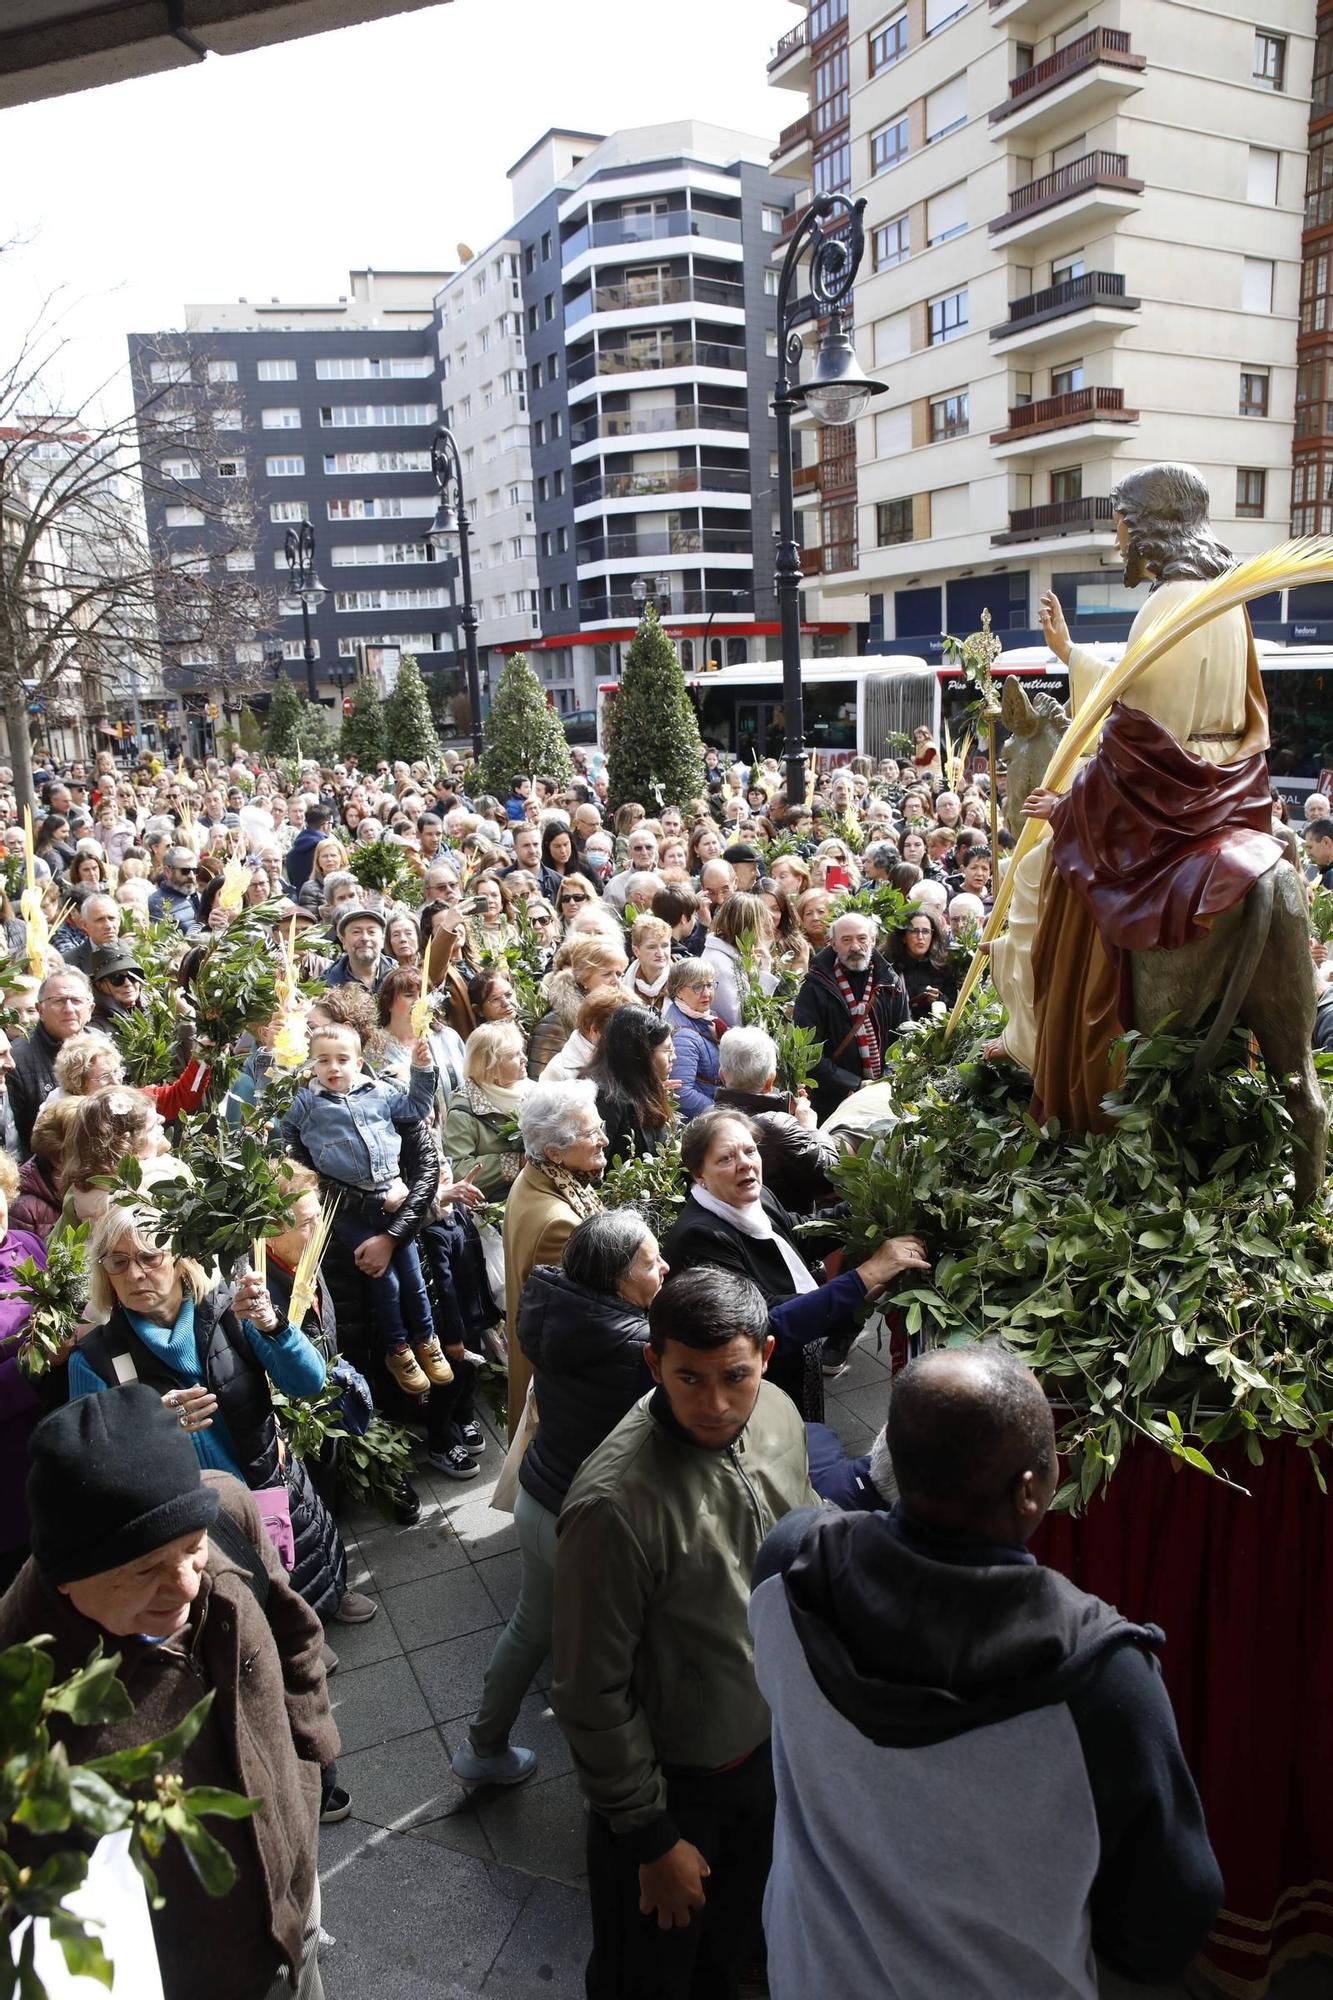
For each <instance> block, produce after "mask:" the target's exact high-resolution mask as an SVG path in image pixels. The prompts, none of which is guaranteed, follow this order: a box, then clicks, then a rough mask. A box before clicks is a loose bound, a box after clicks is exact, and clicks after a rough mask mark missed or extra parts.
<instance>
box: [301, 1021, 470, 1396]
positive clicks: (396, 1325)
mask: <svg viewBox="0 0 1333 2000" xmlns="http://www.w3.org/2000/svg"><path fill="white" fill-rule="evenodd" d="M310 1066H311V1069H312V1070H313V1072H314V1081H313V1082H312V1083H309V1084H305V1085H303V1086H302V1088H301V1089H300V1090H298V1091H297V1093H296V1096H295V1097H294V1098H293V1099H292V1104H291V1109H290V1110H289V1111H288V1112H287V1114H286V1116H285V1117H284V1119H283V1121H282V1136H283V1139H284V1141H285V1143H286V1144H287V1145H288V1146H289V1147H290V1146H291V1145H292V1143H293V1141H295V1142H297V1143H299V1145H300V1146H301V1147H302V1148H303V1150H304V1151H305V1153H306V1154H307V1156H308V1157H309V1159H310V1161H311V1164H312V1165H313V1166H314V1169H315V1171H316V1173H317V1174H318V1175H319V1177H320V1180H321V1181H322V1182H323V1183H324V1185H325V1187H326V1188H327V1189H328V1190H329V1192H330V1193H332V1194H334V1195H336V1196H337V1199H338V1208H337V1211H336V1213H335V1216H334V1221H333V1233H334V1235H335V1236H336V1237H337V1238H338V1240H339V1242H340V1243H345V1244H346V1245H347V1247H348V1249H349V1250H351V1251H352V1253H353V1255H354V1257H355V1259H356V1264H357V1268H358V1270H360V1271H361V1272H362V1274H363V1275H364V1276H365V1277H366V1278H367V1279H368V1280H369V1282H370V1289H371V1297H372V1299H373V1302H374V1308H375V1315H374V1316H375V1322H376V1324H377V1325H378V1326H379V1327H380V1328H381V1329H382V1331H383V1335H384V1343H385V1356H384V1359H385V1366H386V1367H387V1368H388V1370H389V1373H390V1374H391V1375H392V1376H393V1379H394V1381H395V1382H397V1384H398V1385H399V1387H400V1388H401V1389H403V1390H405V1391H406V1393H407V1394H408V1395H409V1396H421V1395H424V1394H425V1393H426V1391H427V1390H428V1389H429V1388H430V1386H431V1384H432V1383H438V1384H444V1383H448V1382H451V1381H452V1380H453V1370H452V1368H451V1367H450V1366H449V1363H448V1361H447V1360H446V1358H445V1354H444V1350H443V1349H442V1347H441V1346H440V1343H439V1340H438V1338H437V1337H436V1333H435V1325H434V1321H433V1320H432V1318H431V1310H430V1299H429V1297H428V1295H427V1292H426V1285H425V1280H424V1279H423V1277H422V1275H421V1262H420V1259H419V1258H418V1256H417V1250H416V1245H415V1243H398V1242H395V1241H394V1239H393V1238H392V1237H391V1236H390V1235H388V1234H387V1233H386V1230H385V1225H386V1223H387V1221H388V1219H389V1217H390V1216H391V1215H393V1214H394V1213H395V1212H396V1210H398V1209H400V1208H401V1207H402V1205H403V1203H404V1202H405V1201H406V1199H407V1188H406V1186H405V1184H404V1182H403V1180H402V1179H401V1177H400V1175H399V1172H398V1160H399V1155H400V1153H401V1151H402V1140H401V1138H400V1136H399V1131H398V1128H399V1127H400V1126H402V1125H412V1124H416V1123H418V1122H419V1121H420V1120H422V1119H424V1118H426V1117H427V1116H429V1114H430V1112H431V1110H432V1109H433V1107H434V1101H435V1065H434V1063H433V1062H432V1061H431V1056H430V1050H429V1049H428V1048H427V1046H426V1044H425V1042H424V1041H418V1042H417V1043H416V1044H415V1046H414V1048H413V1050H412V1078H411V1083H410V1085H409V1087H408V1088H407V1089H406V1090H399V1089H398V1088H397V1086H396V1085H394V1084H391V1083H379V1082H377V1081H376V1080H375V1079H374V1078H373V1077H369V1076H367V1075H366V1073H365V1069H364V1068H363V1066H362V1061H361V1037H360V1036H359V1035H358V1034H357V1031H356V1029H355V1028H352V1027H338V1026H334V1027H326V1028H315V1029H313V1030H312V1031H311V1035H310Z"/></svg>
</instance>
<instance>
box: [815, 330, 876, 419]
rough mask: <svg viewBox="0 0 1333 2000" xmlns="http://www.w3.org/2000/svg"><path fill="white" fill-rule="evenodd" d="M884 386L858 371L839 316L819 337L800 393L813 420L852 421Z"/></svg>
mask: <svg viewBox="0 0 1333 2000" xmlns="http://www.w3.org/2000/svg"><path fill="white" fill-rule="evenodd" d="M886 386H887V385H886V384H885V383H883V382H872V381H871V380H870V379H869V378H868V377H867V376H865V375H863V374H862V373H861V370H860V367H859V365H858V363H857V359H856V353H855V350H854V349H853V347H852V343H851V341H850V340H849V339H848V337H847V329H846V327H845V326H844V325H843V323H842V319H841V317H840V316H839V317H837V318H835V319H834V321H833V323H832V325H831V326H829V328H828V329H827V331H826V332H825V333H824V334H823V335H822V336H821V338H820V342H819V352H818V354H817V355H816V357H815V366H814V371H813V373H812V374H811V376H810V380H809V381H808V382H807V383H805V385H804V387H803V390H802V391H801V394H802V395H803V397H804V401H805V407H806V409H807V410H809V412H810V414H811V416H812V417H813V418H814V419H815V421H816V422H817V423H821V424H852V423H855V422H856V419H857V418H858V417H859V416H861V415H862V413H863V412H864V411H865V410H866V409H867V408H868V407H869V404H870V399H871V397H872V396H878V395H880V394H881V393H882V391H883V390H884V389H885V387H886Z"/></svg>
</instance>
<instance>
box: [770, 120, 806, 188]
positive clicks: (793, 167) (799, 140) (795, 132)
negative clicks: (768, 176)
mask: <svg viewBox="0 0 1333 2000" xmlns="http://www.w3.org/2000/svg"><path fill="white" fill-rule="evenodd" d="M812 129H813V119H812V117H811V114H810V113H809V112H808V111H806V112H803V113H802V115H801V116H800V117H799V118H793V119H792V122H791V124H790V125H784V126H783V128H782V130H781V132H779V134H778V143H777V145H776V146H775V147H774V148H773V151H772V153H771V154H770V155H769V168H770V170H771V171H772V172H773V173H775V174H791V175H792V176H793V177H797V176H799V175H801V174H803V173H804V171H805V169H806V167H807V166H808V165H809V163H810V135H811V132H812Z"/></svg>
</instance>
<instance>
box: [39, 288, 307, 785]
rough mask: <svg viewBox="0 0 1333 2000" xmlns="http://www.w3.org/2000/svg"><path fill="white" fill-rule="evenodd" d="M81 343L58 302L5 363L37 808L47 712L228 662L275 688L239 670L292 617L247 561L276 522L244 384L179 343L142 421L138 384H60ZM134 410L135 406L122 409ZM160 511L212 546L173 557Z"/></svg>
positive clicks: (231, 682)
mask: <svg viewBox="0 0 1333 2000" xmlns="http://www.w3.org/2000/svg"><path fill="white" fill-rule="evenodd" d="M65 345H66V343H65V338H64V334H63V332H62V319H61V315H60V313H59V311H58V309H57V307H56V305H55V303H54V302H48V304H47V306H46V307H45V308H44V309H43V310H42V312H41V313H40V314H39V316H38V318H37V320H36V321H35V323H34V324H33V325H32V326H31V328H30V329H29V330H28V332H27V334H26V336H25V337H24V338H23V339H22V341H21V342H20V345H19V349H18V352H17V353H16V354H14V355H13V356H12V358H11V359H10V360H9V361H8V362H4V361H3V360H2V359H0V711H3V713H4V716H5V719H6V722H7V724H8V730H9V744H10V755H11V760H12V763H13V768H14V785H15V791H16V794H17V796H18V799H19V802H20V805H22V804H23V803H25V802H31V801H32V796H33V783H32V748H31V734H30V719H29V718H30V714H31V712H32V711H33V710H34V709H36V708H39V707H42V708H45V707H50V706H53V705H57V704H59V703H60V702H62V701H64V702H73V703H76V704H77V703H79V702H82V703H83V704H84V705H85V707H87V705H88V704H96V703H101V702H103V701H104V699H105V693H106V691H110V692H112V693H113V694H118V695H119V696H120V697H121V698H122V699H123V698H124V697H125V696H126V695H127V694H129V693H130V692H140V691H142V690H144V689H146V688H148V687H150V686H153V685H158V684H160V683H161V681H162V678H163V672H164V669H165V668H167V667H169V666H174V667H180V666H182V665H185V664H188V663H190V662H195V663H198V664H199V665H200V666H201V668H202V669H205V670H206V669H207V668H208V666H209V663H210V662H212V661H218V662H221V661H222V660H223V659H224V658H225V660H226V661H227V665H226V668H225V677H226V681H227V684H228V686H229V688H231V689H233V690H239V691H244V689H245V688H246V687H247V686H249V687H255V688H257V687H259V686H260V685H261V684H262V678H263V666H262V656H261V659H255V660H252V661H250V660H247V663H246V664H245V665H242V666H233V665H232V664H231V660H232V658H233V656H234V654H235V649H236V648H237V646H241V647H242V648H243V649H245V650H243V655H242V657H243V658H244V657H245V652H246V651H248V652H249V653H251V654H253V653H255V652H256V650H257V649H258V647H259V646H262V635H263V634H266V633H271V632H273V631H275V630H276V629H277V624H278V610H277V601H276V597H275V593H274V591H273V589H272V588H271V586H269V585H267V584H266V583H265V582H264V581H263V580H262V579H261V578H260V577H259V576H258V575H257V574H256V573H255V572H254V571H253V569H252V568H247V567H237V566H236V565H237V564H243V563H244V561H245V556H246V554H247V553H250V554H252V555H253V552H254V551H255V549H256V548H257V546H258V542H259V536H258V513H257V508H256V506H255V504H254V502H253V500H252V499H251V482H250V481H249V480H248V479H247V478H245V477H244V476H241V475H239V474H238V473H237V472H236V471H235V470H234V468H235V466H236V464H237V453H236V446H237V440H236V439H235V437H234V436H229V432H228V429H227V428H225V426H226V423H227V408H226V400H225V399H226V394H227V390H226V386H225V385H218V386H214V385H212V384H211V383H210V382H209V379H208V376H209V371H208V369H207V367H206V365H201V363H200V359H199V355H198V351H197V349H196V350H195V354H194V362H195V366H194V369H193V373H192V374H191V375H190V376H189V377H188V379H186V378H184V376H183V374H182V371H181V369H180V368H179V366H177V365H173V351H174V354H175V357H176V362H177V363H178V362H179V359H180V357H181V356H182V355H183V354H184V351H185V350H184V348H183V346H181V345H177V346H176V347H175V348H174V350H173V346H172V337H171V336H170V335H167V336H163V357H164V362H165V364H166V365H164V366H163V367H161V368H159V369H156V370H152V373H153V374H155V375H157V376H158V377H160V378H163V379H160V380H159V381H157V382H153V383H152V384H151V386H150V387H149V388H148V389H147V391H146V393H145V394H144V395H143V396H142V398H141V399H140V407H139V409H138V410H137V411H136V410H135V409H134V408H133V407H132V406H131V405H132V398H131V397H130V396H129V395H127V394H126V390H125V384H124V382H123V381H122V380H118V381H116V382H114V383H104V384H102V385H100V386H99V388H98V389H97V390H95V391H94V392H93V393H92V394H90V395H87V396H84V397H81V398H79V399H78V400H77V402H76V403H75V404H74V406H71V404H70V402H68V401H67V400H66V399H65V398H64V397H63V396H62V395H61V394H60V393H59V389H58V378H59V375H60V372H61V358H62V355H63V353H64V350H65ZM177 376H181V379H174V378H175V377H177ZM116 404H119V405H120V406H121V407H122V408H123V409H124V411H125V413H124V414H115V413H112V414H107V411H108V410H109V409H110V410H112V411H113V412H114V409H115V405H116ZM153 502H160V503H162V505H171V506H173V507H181V508H185V509H188V510H189V514H188V517H187V518H188V520H189V523H190V525H191V526H193V527H195V528H197V530H198V533H197V537H196V538H195V545H194V546H187V547H186V548H185V549H184V550H183V551H182V550H180V549H179V548H178V549H177V550H176V551H175V552H174V553H173V551H171V550H169V549H167V548H166V547H165V546H164V545H162V543H161V541H160V538H155V537H154V536H153V535H152V534H151V533H150V530H149V525H148V523H149V519H150V515H151V514H153V513H155V512H157V511H158V510H157V508H156V507H154V506H152V505H150V503H153ZM229 556H230V557H232V559H233V562H232V565H231V566H229V564H228V560H227V558H228V557H229ZM217 678H219V674H218V672H211V673H208V675H207V679H208V680H209V681H213V680H216V679H217ZM92 712H93V713H96V708H94V709H93V710H92ZM103 712H104V711H103Z"/></svg>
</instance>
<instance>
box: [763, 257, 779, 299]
mask: <svg viewBox="0 0 1333 2000" xmlns="http://www.w3.org/2000/svg"><path fill="white" fill-rule="evenodd" d="M777 295H778V274H777V272H776V271H774V270H771V269H770V268H769V267H768V266H767V265H765V267H764V297H765V298H766V299H775V298H776V297H777Z"/></svg>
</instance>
